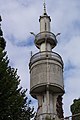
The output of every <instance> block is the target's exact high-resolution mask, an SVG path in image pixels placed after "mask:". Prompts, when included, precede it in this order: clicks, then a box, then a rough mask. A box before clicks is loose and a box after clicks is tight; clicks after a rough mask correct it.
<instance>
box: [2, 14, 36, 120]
mask: <svg viewBox="0 0 80 120" xmlns="http://www.w3.org/2000/svg"><path fill="white" fill-rule="evenodd" d="M0 22H1V16H0ZM5 46H6V42H5V39H4V38H3V32H2V30H1V25H0V120H30V118H33V116H34V109H33V108H31V107H30V103H31V100H28V98H27V97H26V91H27V90H24V89H22V87H19V84H20V79H19V76H18V75H17V69H16V70H15V69H14V68H11V66H9V60H8V57H7V52H5V51H4V50H5Z"/></svg>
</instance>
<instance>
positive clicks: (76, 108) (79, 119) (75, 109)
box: [70, 98, 80, 120]
mask: <svg viewBox="0 0 80 120" xmlns="http://www.w3.org/2000/svg"><path fill="white" fill-rule="evenodd" d="M70 109H71V112H72V115H74V114H78V113H80V98H79V99H74V101H73V104H72V105H71V106H70ZM72 120H80V115H79V116H75V117H73V118H72Z"/></svg>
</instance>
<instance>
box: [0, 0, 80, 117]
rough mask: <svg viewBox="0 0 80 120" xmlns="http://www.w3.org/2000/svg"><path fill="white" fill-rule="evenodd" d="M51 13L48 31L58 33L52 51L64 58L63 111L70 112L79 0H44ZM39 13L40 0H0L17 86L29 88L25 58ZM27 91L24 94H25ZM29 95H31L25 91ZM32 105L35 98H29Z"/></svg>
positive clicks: (77, 63) (79, 46)
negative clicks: (18, 77)
mask: <svg viewBox="0 0 80 120" xmlns="http://www.w3.org/2000/svg"><path fill="white" fill-rule="evenodd" d="M46 7H47V13H48V15H49V16H50V17H51V31H52V32H53V33H54V34H57V33H58V32H60V33H61V35H60V36H58V37H57V39H58V44H57V46H56V47H55V49H53V51H55V52H58V53H59V54H60V55H61V56H62V59H63V61H64V89H65V94H64V96H63V104H64V106H63V108H64V115H65V116H69V115H71V112H70V105H71V104H72V103H73V100H74V99H77V98H79V97H80V79H79V78H80V0H46ZM42 14H43V0H0V15H1V16H2V20H3V21H2V23H1V24H2V25H1V26H2V30H3V32H4V38H5V40H6V51H7V55H8V58H9V59H10V63H9V64H10V65H11V66H12V67H14V68H17V69H18V75H19V76H20V79H21V83H20V86H22V87H23V88H27V89H28V93H29V90H30V74H29V66H28V65H29V60H30V57H31V51H32V52H33V54H34V53H36V52H38V49H37V48H36V47H35V45H34V36H32V35H31V34H30V32H34V33H35V34H37V33H39V32H40V28H39V27H40V25H39V16H40V15H42ZM28 93H27V94H28ZM28 96H29V98H30V99H32V98H31V96H30V95H29V94H28ZM32 105H33V106H35V108H36V105H37V101H36V100H34V99H32Z"/></svg>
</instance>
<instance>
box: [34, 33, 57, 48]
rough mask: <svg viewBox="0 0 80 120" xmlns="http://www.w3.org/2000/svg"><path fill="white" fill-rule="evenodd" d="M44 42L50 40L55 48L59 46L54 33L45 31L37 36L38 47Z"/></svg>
mask: <svg viewBox="0 0 80 120" xmlns="http://www.w3.org/2000/svg"><path fill="white" fill-rule="evenodd" d="M44 40H48V42H50V43H51V45H53V47H54V46H56V44H57V39H56V36H55V35H54V34H53V33H52V32H48V31H44V32H40V33H38V34H37V35H36V36H35V44H37V45H38V44H40V43H42V42H43V41H44Z"/></svg>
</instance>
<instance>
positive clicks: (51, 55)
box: [29, 51, 63, 67]
mask: <svg viewBox="0 0 80 120" xmlns="http://www.w3.org/2000/svg"><path fill="white" fill-rule="evenodd" d="M45 59H51V60H56V61H58V62H59V63H61V64H62V66H63V60H62V58H61V56H60V55H59V54H57V53H56V52H51V51H42V52H38V53H36V54H34V55H33V56H32V57H31V59H30V63H29V67H31V65H32V64H34V63H35V62H36V61H40V60H45Z"/></svg>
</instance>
